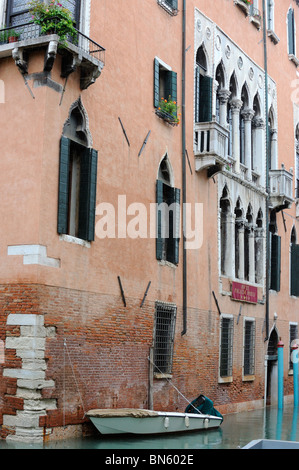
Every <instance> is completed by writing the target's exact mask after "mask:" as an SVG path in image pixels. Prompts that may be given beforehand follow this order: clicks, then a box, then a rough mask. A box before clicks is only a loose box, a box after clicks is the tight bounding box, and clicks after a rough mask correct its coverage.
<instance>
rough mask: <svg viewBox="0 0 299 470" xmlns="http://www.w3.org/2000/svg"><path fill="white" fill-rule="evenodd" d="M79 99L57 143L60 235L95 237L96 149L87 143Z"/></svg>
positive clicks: (91, 238) (86, 238)
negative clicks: (58, 147)
mask: <svg viewBox="0 0 299 470" xmlns="http://www.w3.org/2000/svg"><path fill="white" fill-rule="evenodd" d="M89 145H90V134H89V131H88V130H87V129H86V116H84V113H83V110H82V104H81V102H80V101H79V102H77V103H76V104H75V105H74V106H73V108H72V110H71V112H70V116H69V119H68V120H67V122H66V124H65V126H64V130H63V135H62V137H61V142H60V163H59V193H58V221H57V231H58V233H59V234H67V235H71V236H73V237H76V238H80V239H82V240H86V241H93V240H94V233H95V207H96V186H97V161H98V152H97V150H95V149H93V148H91V147H90V146H89Z"/></svg>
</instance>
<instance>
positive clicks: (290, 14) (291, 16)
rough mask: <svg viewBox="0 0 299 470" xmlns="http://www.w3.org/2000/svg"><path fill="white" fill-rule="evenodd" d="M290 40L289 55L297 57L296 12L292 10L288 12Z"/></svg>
mask: <svg viewBox="0 0 299 470" xmlns="http://www.w3.org/2000/svg"><path fill="white" fill-rule="evenodd" d="M288 39H289V54H293V55H295V23H294V10H293V9H292V8H290V9H289V11H288Z"/></svg>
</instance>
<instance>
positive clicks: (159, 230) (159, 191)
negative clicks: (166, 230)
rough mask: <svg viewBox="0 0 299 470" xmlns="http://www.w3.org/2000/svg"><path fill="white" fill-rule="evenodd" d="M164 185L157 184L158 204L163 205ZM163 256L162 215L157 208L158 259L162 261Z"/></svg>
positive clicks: (158, 182)
mask: <svg viewBox="0 0 299 470" xmlns="http://www.w3.org/2000/svg"><path fill="white" fill-rule="evenodd" d="M163 186H164V185H163V183H162V181H160V180H157V182H156V203H157V204H158V206H159V204H161V203H163ZM162 254H163V239H162V214H161V211H159V207H157V236H156V258H157V259H158V260H161V259H162Z"/></svg>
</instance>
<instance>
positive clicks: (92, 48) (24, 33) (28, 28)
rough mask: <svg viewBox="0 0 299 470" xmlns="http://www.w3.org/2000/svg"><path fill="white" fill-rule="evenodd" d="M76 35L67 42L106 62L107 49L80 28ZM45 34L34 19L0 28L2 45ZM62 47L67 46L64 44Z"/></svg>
mask: <svg viewBox="0 0 299 470" xmlns="http://www.w3.org/2000/svg"><path fill="white" fill-rule="evenodd" d="M75 32H76V34H75V37H74V38H70V37H68V38H67V42H69V43H71V44H73V45H74V46H76V47H78V49H79V50H81V51H83V52H85V53H86V54H88V55H90V56H91V57H92V58H94V59H96V60H97V61H100V62H102V63H103V65H104V64H105V49H104V48H103V47H102V46H100V44H98V43H97V42H95V41H93V40H92V39H90V38H89V37H88V36H86V35H85V34H83V33H81V31H79V30H78V29H76V28H75ZM51 33H52V34H56V28H55V26H54V27H53V30H52V31H51ZM41 36H43V35H42V34H41V28H40V26H39V25H37V24H35V23H34V22H33V21H30V22H27V23H22V24H18V25H14V26H9V27H7V28H3V29H0V47H1V45H3V44H8V43H13V42H16V41H30V40H32V39H36V38H39V37H41ZM62 47H65V46H64V44H62Z"/></svg>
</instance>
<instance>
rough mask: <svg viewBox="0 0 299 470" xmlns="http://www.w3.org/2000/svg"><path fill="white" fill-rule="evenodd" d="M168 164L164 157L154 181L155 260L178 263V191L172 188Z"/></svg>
mask: <svg viewBox="0 0 299 470" xmlns="http://www.w3.org/2000/svg"><path fill="white" fill-rule="evenodd" d="M171 180H172V178H171V172H170V163H169V161H168V158H167V156H165V157H164V158H163V160H162V162H161V164H160V167H159V173H158V179H157V181H156V202H157V238H156V258H157V260H160V261H162V260H163V261H169V262H170V263H172V264H178V263H179V242H180V236H179V233H180V189H177V188H174V187H173V186H172V181H171Z"/></svg>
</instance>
